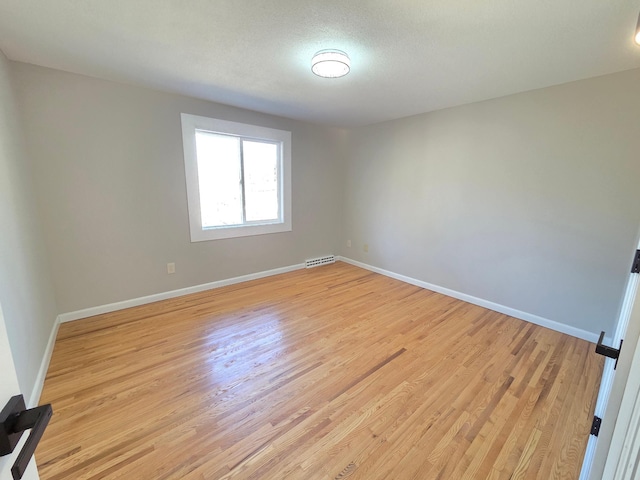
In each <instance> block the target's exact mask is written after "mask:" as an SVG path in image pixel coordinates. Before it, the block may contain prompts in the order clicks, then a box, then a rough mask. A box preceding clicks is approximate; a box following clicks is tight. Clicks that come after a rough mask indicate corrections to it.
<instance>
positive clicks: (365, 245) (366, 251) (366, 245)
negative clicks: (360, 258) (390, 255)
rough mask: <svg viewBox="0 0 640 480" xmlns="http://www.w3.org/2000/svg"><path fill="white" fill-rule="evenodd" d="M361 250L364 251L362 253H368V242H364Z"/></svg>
mask: <svg viewBox="0 0 640 480" xmlns="http://www.w3.org/2000/svg"><path fill="white" fill-rule="evenodd" d="M362 250H363V251H364V253H369V244H368V243H365V244H364V246H363V247H362Z"/></svg>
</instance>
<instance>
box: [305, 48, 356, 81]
mask: <svg viewBox="0 0 640 480" xmlns="http://www.w3.org/2000/svg"><path fill="white" fill-rule="evenodd" d="M349 70H351V60H349V56H348V55H347V54H346V53H344V52H341V51H340V50H320V51H319V52H318V53H316V54H315V55H314V56H313V58H312V59H311V71H312V72H313V73H315V74H316V75H318V76H319V77H325V78H338V77H344V76H345V75H346V74H347V73H349Z"/></svg>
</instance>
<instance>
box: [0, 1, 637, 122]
mask: <svg viewBox="0 0 640 480" xmlns="http://www.w3.org/2000/svg"><path fill="white" fill-rule="evenodd" d="M639 10H640V1H638V0H527V1H524V0H422V1H413V0H396V1H391V0H366V1H365V0H361V1H349V0H340V1H336V0H323V1H312V0H191V1H188V2H187V1H184V0H108V1H105V0H99V1H98V0H46V1H44V0H0V49H1V50H2V51H3V52H4V53H5V54H6V55H7V56H8V57H9V58H11V59H12V60H17V61H21V62H27V63H33V64H36V65H43V66H47V67H52V68H56V69H60V70H66V71H69V72H75V73H81V74H85V75H91V76H95V77H100V78H105V79H110V80H115V81H120V82H125V83H132V84H137V85H145V86H149V87H152V88H158V89H162V90H166V91H171V92H178V93H183V94H186V95H191V96H195V97H200V98H205V99H209V100H213V101H216V102H221V103H226V104H230V105H235V106H239V107H244V108H249V109H253V110H258V111H263V112H268V113H273V114H277V115H283V116H287V117H292V118H297V119H303V120H308V121H312V122H317V123H324V124H331V125H336V126H356V125H364V124H370V123H374V122H379V121H383V120H389V119H392V118H399V117H404V116H408V115H413V114H417V113H422V112H427V111H431V110H436V109H441V108H445V107H449V106H454V105H460V104H464V103H470V102H474V101H479V100H484V99H488V98H494V97H499V96H503V95H507V94H511V93H516V92H521V91H526V90H531V89H535V88H541V87H546V86H550V85H554V84H559V83H565V82H568V81H572V80H578V79H582V78H587V77H593V76H597V75H603V74H607V73H612V72H616V71H621V70H627V69H631V68H637V67H640V47H637V46H635V44H634V43H633V41H632V36H633V32H634V29H635V26H636V22H637V19H638V12H639ZM325 48H338V49H341V50H344V51H346V52H347V53H348V54H349V56H350V57H351V61H352V69H351V73H350V74H349V75H348V76H346V77H343V78H340V79H322V78H319V77H316V76H315V75H313V74H312V73H311V70H310V61H311V57H312V56H313V54H314V53H315V52H316V51H317V50H321V49H325Z"/></svg>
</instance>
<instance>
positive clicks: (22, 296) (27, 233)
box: [0, 52, 57, 402]
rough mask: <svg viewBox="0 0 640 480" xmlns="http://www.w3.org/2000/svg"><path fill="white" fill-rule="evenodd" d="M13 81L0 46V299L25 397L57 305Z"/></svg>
mask: <svg viewBox="0 0 640 480" xmlns="http://www.w3.org/2000/svg"><path fill="white" fill-rule="evenodd" d="M14 86H15V84H14V82H12V78H11V75H10V62H9V61H8V60H7V58H6V57H5V56H4V54H2V52H0V225H1V227H0V229H1V233H0V304H2V308H3V311H4V320H5V323H6V329H7V335H8V338H9V343H10V345H11V351H12V355H13V360H14V363H15V366H16V373H17V376H18V383H19V386H20V390H21V391H22V393H23V394H24V396H25V399H26V401H27V402H30V401H31V400H33V399H30V395H31V392H32V391H33V388H34V386H35V383H36V378H37V376H38V371H39V369H40V364H41V362H42V359H43V356H44V353H45V350H46V348H47V341H48V338H49V334H50V333H51V329H52V327H53V324H54V321H55V318H56V315H57V307H56V303H55V300H54V295H53V285H52V282H51V276H50V269H49V263H48V259H47V256H46V251H45V247H44V241H43V234H42V233H43V230H42V226H41V223H40V221H39V218H40V217H39V212H38V210H37V207H36V203H35V201H34V196H35V189H34V187H33V184H32V181H31V174H30V171H29V169H28V165H29V162H28V158H27V154H26V151H25V148H24V137H23V132H22V128H21V125H20V121H19V119H20V116H19V112H18V110H17V108H16V101H15V96H14V90H15V88H14ZM0 368H4V367H3V366H0Z"/></svg>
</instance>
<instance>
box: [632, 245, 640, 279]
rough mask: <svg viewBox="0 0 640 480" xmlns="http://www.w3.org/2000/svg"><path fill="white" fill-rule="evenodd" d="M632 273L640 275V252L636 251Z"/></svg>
mask: <svg viewBox="0 0 640 480" xmlns="http://www.w3.org/2000/svg"><path fill="white" fill-rule="evenodd" d="M631 273H640V250H636V256H635V257H634V258H633V265H631Z"/></svg>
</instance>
